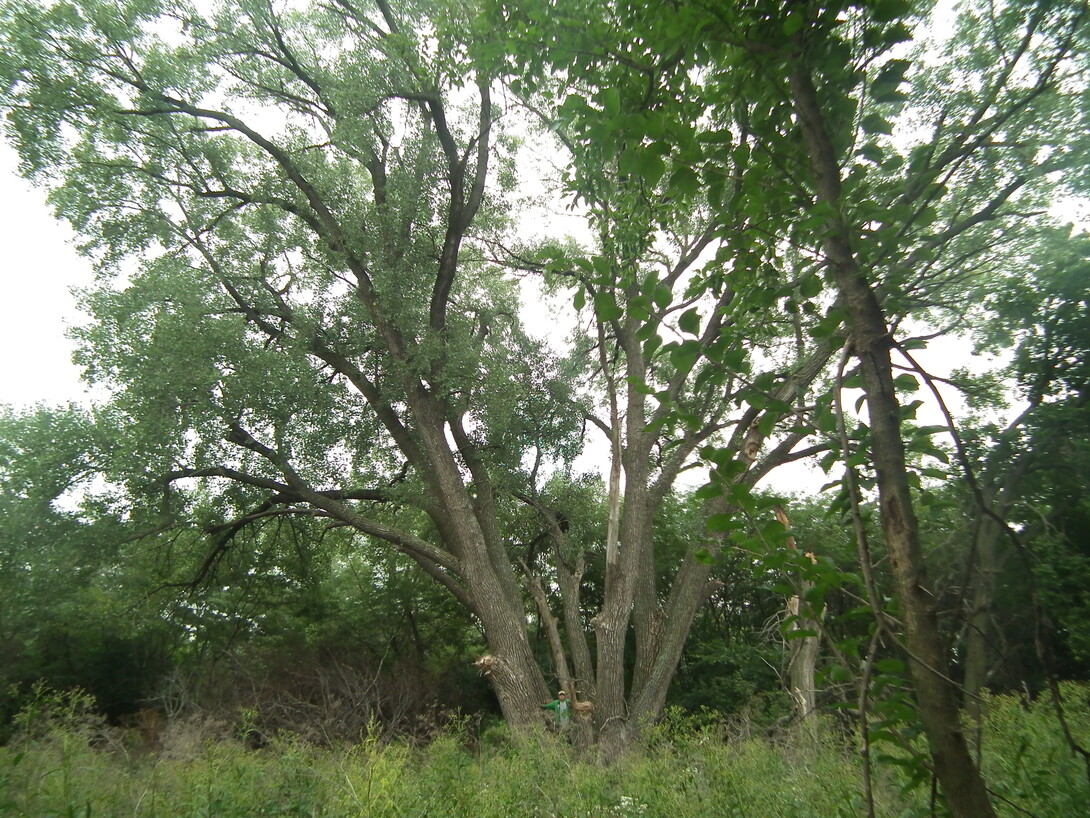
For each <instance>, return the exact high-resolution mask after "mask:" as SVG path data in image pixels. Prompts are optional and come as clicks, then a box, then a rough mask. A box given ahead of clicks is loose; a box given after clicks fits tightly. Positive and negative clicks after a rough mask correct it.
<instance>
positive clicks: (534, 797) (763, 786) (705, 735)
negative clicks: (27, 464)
mask: <svg viewBox="0 0 1090 818" xmlns="http://www.w3.org/2000/svg"><path fill="white" fill-rule="evenodd" d="M1065 693H1066V694H1067V707H1068V717H1069V719H1070V723H1071V727H1072V731H1073V733H1074V734H1075V736H1076V738H1077V739H1078V740H1080V741H1082V742H1083V743H1084V744H1087V743H1090V704H1088V698H1090V688H1088V687H1077V686H1073V685H1068V686H1067V687H1066V689H1065ZM988 712H989V719H988V722H987V725H986V728H985V730H984V753H983V759H982V760H983V767H984V772H985V775H986V777H987V779H988V781H989V784H990V786H991V787H992V788H993V789H994V790H995V792H996V793H997V794H998V795H1000V796H1001V797H1002V799H1003V800H1000V801H999V803H998V809H999V812H1000V814H1001V815H1010V816H1014V815H1024V814H1026V812H1028V813H1030V814H1032V815H1035V816H1038V817H1039V818H1048V817H1050V816H1056V818H1060V816H1063V817H1064V818H1067V816H1071V815H1082V814H1090V810H1088V809H1087V806H1088V804H1090V788H1088V784H1087V776H1086V770H1085V768H1084V767H1082V762H1081V760H1079V759H1077V758H1074V757H1072V754H1071V752H1070V750H1069V749H1068V746H1067V744H1066V743H1065V741H1064V739H1063V737H1062V735H1060V733H1059V731H1058V730H1057V728H1056V724H1055V721H1054V719H1053V717H1052V714H1051V713H1050V711H1049V708H1048V706H1047V704H1045V703H1033V704H1030V705H1028V706H1026V705H1023V703H1022V702H1020V701H1019V700H1017V699H1015V698H1011V697H996V698H993V699H991V700H989V702H988ZM19 727H20V734H19V736H18V738H17V739H15V740H13V741H12V742H11V743H10V744H9V745H8V746H6V747H3V748H0V815H4V816H7V815H11V816H33V818H41V816H52V815H57V816H71V818H77V817H78V818H92V817H93V816H133V817H134V818H136V817H137V816H147V817H148V818H175V817H177V818H198V816H200V817H201V818H234V816H238V817H239V818H242V817H243V816H246V818H250V816H329V817H330V818H332V817H333V816H346V817H347V816H352V817H353V818H357V817H358V816H399V817H400V816H435V817H436V818H438V817H439V816H473V818H489V816H497V818H499V817H500V816H502V817H503V818H507V816H557V817H558V818H568V817H569V816H570V817H571V818H581V817H582V816H587V817H588V818H591V817H593V818H658V817H659V816H662V818H687V817H688V816H744V817H745V818H749V817H750V816H752V817H753V818H765V817H766V816H775V817H776V818H779V817H780V816H782V817H783V818H790V817H791V816H798V817H799V818H822V817H823V816H836V817H837V818H840V817H841V816H843V817H844V818H847V817H848V816H857V815H860V814H861V813H862V810H863V808H862V797H861V787H860V775H859V764H858V758H857V756H856V755H855V754H854V752H853V748H852V746H851V742H850V740H849V739H848V737H846V736H845V735H844V734H842V733H840V732H838V731H835V730H833V729H831V728H829V727H827V726H826V727H822V728H819V729H818V730H816V731H809V730H808V731H805V732H800V733H799V734H797V735H786V736H779V737H777V738H776V739H775V740H771V739H769V738H767V737H766V736H764V735H763V734H756V735H753V734H749V733H747V732H746V731H744V730H737V729H735V730H725V729H724V728H723V727H722V726H721V725H708V724H704V725H700V724H697V723H696V722H695V721H694V720H692V719H685V718H682V717H679V716H677V715H676V714H673V715H671V717H670V718H668V719H667V720H665V722H664V723H663V724H661V725H658V726H656V727H655V728H653V729H651V730H649V731H648V732H647V735H646V740H645V742H644V744H643V746H641V748H640V749H639V750H637V751H635V752H633V753H632V754H631V755H630V756H629V757H628V758H626V759H625V760H623V761H621V762H618V763H615V764H612V765H602V764H599V763H597V762H596V761H595V760H594V759H593V758H579V757H577V755H576V754H575V753H574V752H573V750H572V748H571V747H570V746H569V745H568V743H567V742H565V741H564V740H563V739H562V738H558V737H556V736H553V735H549V734H541V735H536V736H531V737H529V738H526V739H520V740H519V741H513V740H511V737H510V736H508V735H507V734H506V733H504V732H503V731H502V730H500V729H497V728H493V729H491V730H489V731H486V732H485V733H484V734H483V735H478V734H475V732H474V731H472V730H469V729H467V728H463V729H456V730H452V731H451V732H449V733H448V734H446V735H443V736H441V737H440V738H438V739H437V740H435V741H434V742H432V743H431V744H430V745H428V746H427V747H426V748H414V747H410V746H407V745H405V744H399V743H397V742H394V741H389V742H386V741H381V740H380V739H379V737H378V735H377V734H372V735H371V736H369V737H368V738H366V739H365V740H363V741H361V742H359V743H358V744H355V745H353V746H349V747H343V748H340V749H329V748H319V747H316V746H313V745H310V744H306V743H304V742H302V741H300V740H298V739H296V738H293V737H291V736H278V737H274V738H273V739H272V740H271V742H270V743H269V744H268V745H267V746H266V747H264V748H262V749H260V750H249V749H246V747H245V745H244V744H243V742H242V740H241V739H235V738H232V737H231V736H230V734H229V733H228V734H227V735H224V734H223V733H222V732H221V733H220V734H219V735H218V737H216V738H207V736H208V735H209V733H210V731H209V730H207V729H206V728H205V729H202V728H201V726H200V725H195V724H191V725H189V726H188V728H187V727H185V726H184V725H182V726H179V727H178V728H177V729H178V730H184V729H188V730H189V735H188V736H175V738H174V740H173V741H171V742H169V745H168V746H165V747H163V748H162V750H161V751H160V752H159V753H148V752H146V751H144V750H142V749H139V748H138V747H136V746H129V744H127V743H126V740H125V738H124V737H123V736H119V735H118V734H117V733H116V732H111V731H110V728H108V727H106V726H105V725H104V724H103V723H102V722H101V720H100V719H98V718H97V717H95V716H94V714H93V711H92V710H91V709H90V707H89V703H88V702H87V701H86V700H78V699H77V700H76V701H75V702H73V698H72V697H67V698H65V697H61V698H57V699H56V700H55V701H52V702H45V703H42V704H40V705H36V706H34V707H32V708H29V709H28V711H27V712H25V713H24V714H23V716H21V718H20V725H19ZM202 736H203V737H202ZM881 773H882V774H881V775H880V776H879V783H878V787H877V792H876V801H877V807H878V812H879V814H880V815H882V816H890V818H908V817H909V816H915V815H927V814H929V810H928V793H927V792H926V791H921V790H917V791H914V792H911V793H908V794H902V793H901V792H900V783H901V782H900V781H899V779H898V778H897V772H896V770H894V769H892V768H891V769H883V770H882V771H881ZM1019 810H1024V811H1025V812H1020V811H1019Z"/></svg>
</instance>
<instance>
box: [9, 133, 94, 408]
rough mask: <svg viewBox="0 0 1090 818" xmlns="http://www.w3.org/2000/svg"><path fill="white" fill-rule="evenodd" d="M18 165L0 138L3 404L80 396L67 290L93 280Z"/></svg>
mask: <svg viewBox="0 0 1090 818" xmlns="http://www.w3.org/2000/svg"><path fill="white" fill-rule="evenodd" d="M16 164H17V161H16V157H15V151H13V150H12V149H11V148H10V147H9V146H8V145H7V144H6V143H3V142H0V242H2V244H3V251H2V254H0V265H2V266H0V270H2V273H0V276H2V280H3V287H2V289H0V293H2V295H0V403H6V404H10V405H13V406H17V407H23V408H25V407H29V406H32V405H34V404H35V403H39V402H45V403H50V404H58V403H66V402H68V401H70V400H80V398H81V396H82V392H83V388H82V385H81V383H80V380H79V370H78V369H77V367H76V366H75V365H74V364H73V363H72V345H71V343H70V342H69V341H68V339H67V338H66V337H65V331H66V329H67V327H68V326H69V324H70V323H71V322H72V321H73V320H75V317H76V308H75V300H74V299H73V297H72V295H71V292H70V290H71V288H72V287H73V286H86V285H87V284H89V283H90V281H91V270H90V266H89V265H88V263H87V261H86V260H85V259H83V258H81V257H80V256H79V254H78V253H77V252H76V250H75V248H74V246H73V236H72V233H71V231H70V230H67V229H66V228H65V227H64V226H63V225H61V224H59V223H57V222H56V221H54V219H53V217H52V216H51V215H50V211H49V209H48V207H47V205H46V203H45V192H44V191H42V190H38V189H35V188H33V187H31V185H30V184H29V183H28V182H26V181H25V180H23V179H21V178H20V177H19V176H17V175H16V173H15V168H16Z"/></svg>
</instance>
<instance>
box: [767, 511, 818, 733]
mask: <svg viewBox="0 0 1090 818" xmlns="http://www.w3.org/2000/svg"><path fill="white" fill-rule="evenodd" d="M776 519H777V520H779V521H780V524H781V525H782V526H783V527H784V529H786V530H787V531H791V521H790V520H789V519H788V517H787V512H785V511H784V510H783V509H782V508H780V507H779V506H776ZM787 547H788V548H790V549H791V550H792V551H797V550H798V549H797V546H796V545H795V538H794V537H793V536H790V535H788V537H787ZM807 556H808V557H809V558H810V559H811V560H813V561H815V562H816V560H814V555H813V554H809V553H808V554H807ZM813 585H814V584H813V583H812V582H806V581H805V580H799V582H798V593H797V594H795V595H794V596H792V597H791V598H790V599H788V600H787V615H788V617H790V618H791V625H790V630H791V632H798V631H814V632H815V635H813V636H796V637H795V638H793V639H791V640H790V642H789V643H788V651H789V658H788V661H787V686H788V692H789V693H790V694H791V700H792V701H793V702H794V705H795V715H796V716H797V717H798V719H799V720H800V721H804V720H805V719H806V718H807V717H808V716H809V715H810V714H811V713H813V712H814V710H815V708H816V707H817V688H816V686H815V685H814V673H815V670H816V668H817V658H818V637H817V635H816V632H817V627H818V623H817V622H815V621H814V620H812V619H810V618H809V617H807V616H805V615H803V613H802V600H803V597H804V596H805V594H806V591H807V590H808V589H809V588H812V587H813Z"/></svg>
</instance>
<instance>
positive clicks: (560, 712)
mask: <svg viewBox="0 0 1090 818" xmlns="http://www.w3.org/2000/svg"><path fill="white" fill-rule="evenodd" d="M541 709H542V710H552V711H553V724H554V726H555V727H556V728H557V729H558V730H563V729H564V728H566V727H567V726H568V725H569V724H571V702H569V701H568V694H567V693H565V692H564V691H563V690H561V691H560V692H559V693H557V694H556V698H555V699H553V700H552V701H551V702H549V703H548V704H543V705H541Z"/></svg>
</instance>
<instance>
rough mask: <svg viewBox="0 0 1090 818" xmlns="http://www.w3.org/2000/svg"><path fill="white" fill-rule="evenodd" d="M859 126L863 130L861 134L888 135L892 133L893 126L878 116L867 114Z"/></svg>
mask: <svg viewBox="0 0 1090 818" xmlns="http://www.w3.org/2000/svg"><path fill="white" fill-rule="evenodd" d="M859 124H860V127H862V128H863V133H866V134H876V133H880V134H887V135H889V134H892V133H893V126H892V125H891V124H890V123H889V121H888V120H887V119H886V118H885V117H883V116H881V115H880V114H867V115H866V116H865V117H863V121H862V122H860V123H859Z"/></svg>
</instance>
